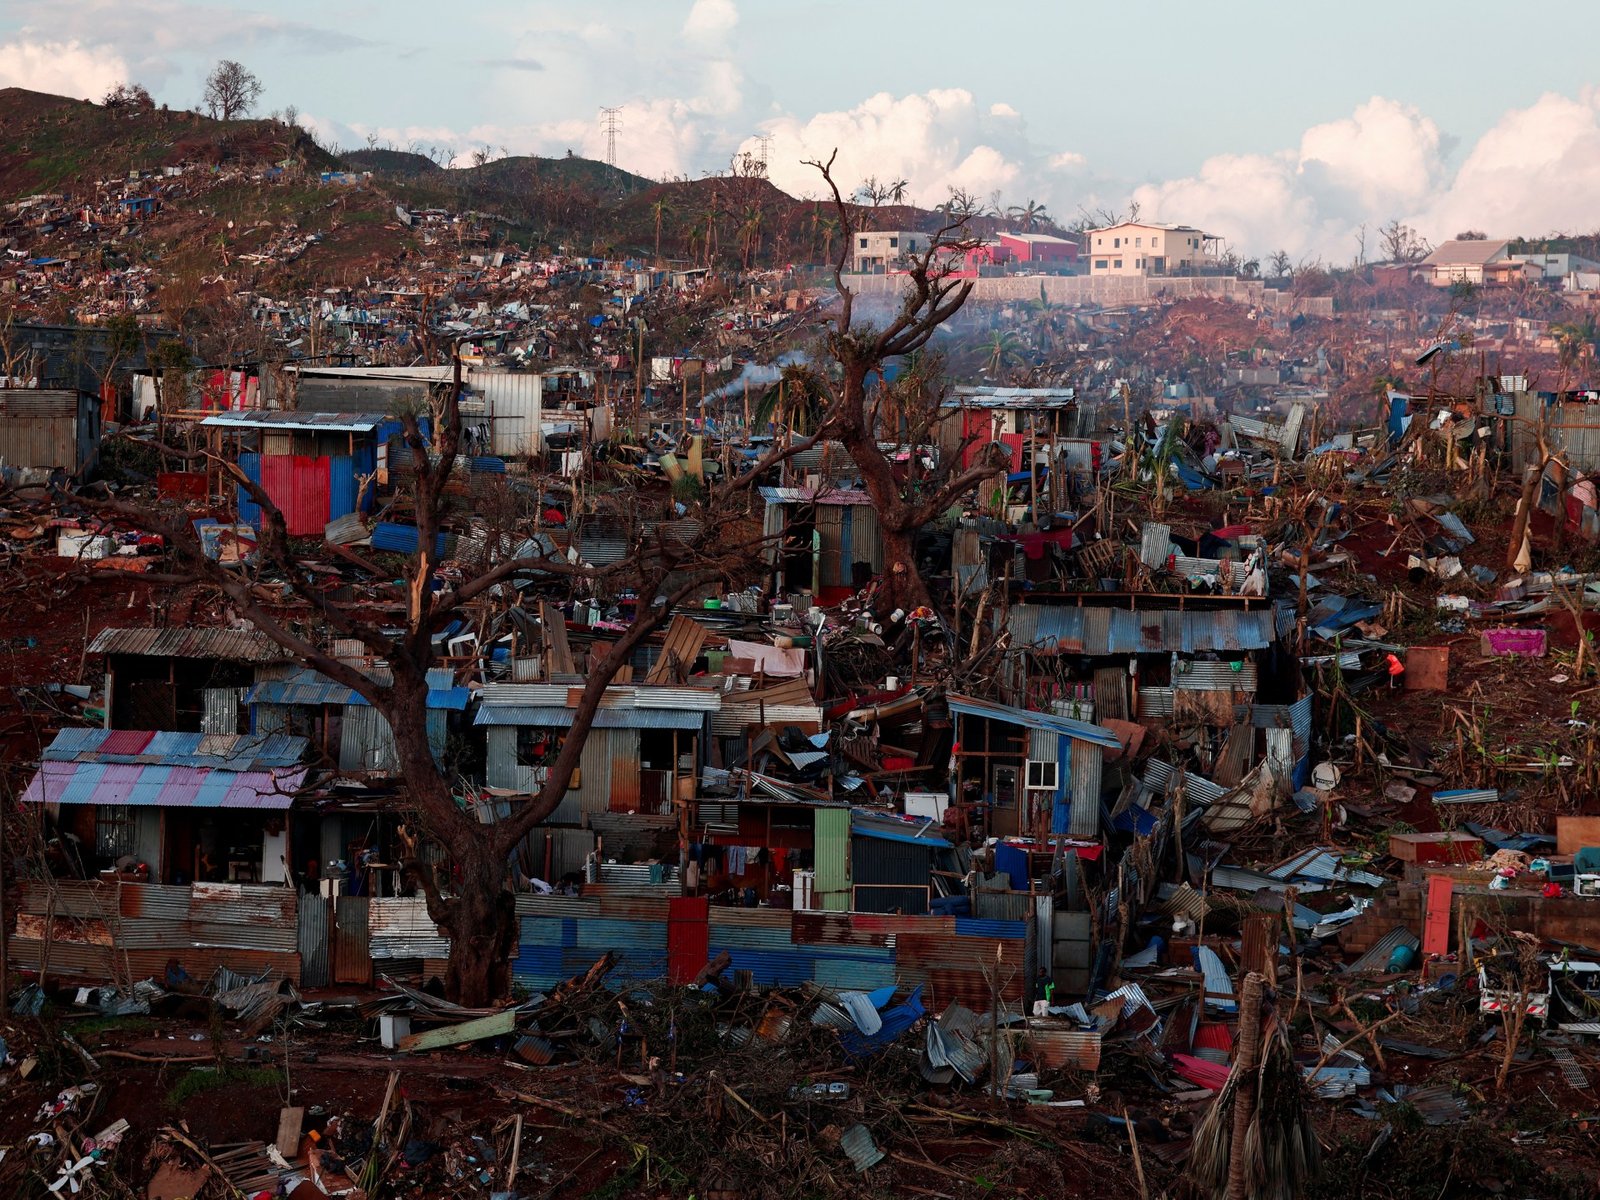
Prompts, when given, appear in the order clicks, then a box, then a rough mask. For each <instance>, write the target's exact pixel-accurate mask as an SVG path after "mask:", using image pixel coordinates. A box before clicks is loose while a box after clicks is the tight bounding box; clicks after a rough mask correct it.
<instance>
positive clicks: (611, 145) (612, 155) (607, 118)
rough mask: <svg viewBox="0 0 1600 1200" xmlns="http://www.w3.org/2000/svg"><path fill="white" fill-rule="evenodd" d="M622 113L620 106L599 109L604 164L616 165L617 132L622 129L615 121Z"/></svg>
mask: <svg viewBox="0 0 1600 1200" xmlns="http://www.w3.org/2000/svg"><path fill="white" fill-rule="evenodd" d="M621 111H622V105H620V104H619V105H617V106H616V107H615V108H604V107H602V108H601V109H600V127H601V129H603V130H605V135H606V164H607V165H608V166H613V167H614V166H616V165H617V131H618V130H619V129H621V128H622V122H621V121H619V120H618V119H617V114H618V113H620V112H621Z"/></svg>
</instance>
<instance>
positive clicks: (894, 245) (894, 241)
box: [889, 237, 900, 250]
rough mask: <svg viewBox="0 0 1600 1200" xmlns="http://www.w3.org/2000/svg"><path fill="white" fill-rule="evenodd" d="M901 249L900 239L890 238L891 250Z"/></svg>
mask: <svg viewBox="0 0 1600 1200" xmlns="http://www.w3.org/2000/svg"><path fill="white" fill-rule="evenodd" d="M899 248H900V239H899V238H897V237H892V238H890V239H889V249H891V250H898V249H899Z"/></svg>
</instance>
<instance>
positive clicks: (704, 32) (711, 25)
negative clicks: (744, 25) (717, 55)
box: [683, 0, 739, 42]
mask: <svg viewBox="0 0 1600 1200" xmlns="http://www.w3.org/2000/svg"><path fill="white" fill-rule="evenodd" d="M738 24H739V10H738V9H737V8H736V7H734V3H733V0H694V7H693V8H691V9H690V10H689V16H688V17H687V18H686V19H685V20H684V22H683V36H684V37H686V38H688V39H689V40H690V41H694V42H714V41H719V40H720V39H722V38H725V37H727V36H728V34H730V33H732V32H733V30H734V27H735V26H737V25H738Z"/></svg>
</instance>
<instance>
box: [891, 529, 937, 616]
mask: <svg viewBox="0 0 1600 1200" xmlns="http://www.w3.org/2000/svg"><path fill="white" fill-rule="evenodd" d="M878 511H879V512H880V513H881V512H882V511H883V509H882V507H881V506H880V507H879V509H878ZM878 534H879V536H880V537H881V538H882V539H883V566H884V590H883V599H882V602H881V603H880V605H879V615H880V616H883V617H887V616H888V615H889V614H890V613H892V612H894V610H895V609H897V608H899V609H904V610H905V612H907V613H910V612H911V610H912V609H914V608H919V607H921V606H923V605H926V606H927V607H929V608H932V607H933V600H932V598H931V597H930V594H929V592H928V584H927V581H926V580H925V579H923V578H922V573H921V572H920V571H918V570H917V545H916V543H917V535H916V532H915V531H914V530H904V529H896V528H891V527H889V526H888V525H885V524H880V525H879V526H878ZM902 568H903V569H902Z"/></svg>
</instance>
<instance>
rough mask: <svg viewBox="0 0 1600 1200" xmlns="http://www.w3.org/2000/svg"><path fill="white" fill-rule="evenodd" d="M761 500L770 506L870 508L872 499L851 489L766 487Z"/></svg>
mask: <svg viewBox="0 0 1600 1200" xmlns="http://www.w3.org/2000/svg"><path fill="white" fill-rule="evenodd" d="M761 498H762V499H763V500H765V501H766V502H767V503H768V504H821V505H823V506H826V507H835V506H839V507H847V508H848V507H854V506H856V505H863V506H868V507H870V506H871V504H872V497H871V496H869V495H868V494H867V493H866V492H860V491H854V490H852V489H850V488H827V487H824V488H803V487H764V488H762V489H761Z"/></svg>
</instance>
